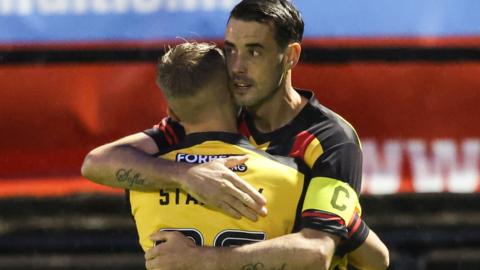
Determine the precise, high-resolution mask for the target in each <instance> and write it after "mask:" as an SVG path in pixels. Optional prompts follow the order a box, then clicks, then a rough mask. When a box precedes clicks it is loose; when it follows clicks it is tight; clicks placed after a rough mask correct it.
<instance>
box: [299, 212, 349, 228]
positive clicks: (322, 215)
mask: <svg viewBox="0 0 480 270" xmlns="http://www.w3.org/2000/svg"><path fill="white" fill-rule="evenodd" d="M305 217H318V218H321V219H326V220H328V221H336V222H338V223H340V224H341V225H345V222H344V221H343V219H342V218H341V217H339V216H335V215H331V214H326V213H320V212H313V211H308V212H303V213H302V218H305Z"/></svg>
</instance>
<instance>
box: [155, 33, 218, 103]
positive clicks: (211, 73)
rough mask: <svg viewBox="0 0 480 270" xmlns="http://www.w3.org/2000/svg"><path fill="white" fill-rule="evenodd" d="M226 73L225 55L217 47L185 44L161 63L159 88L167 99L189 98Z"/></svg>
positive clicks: (180, 45) (174, 50)
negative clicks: (219, 74)
mask: <svg viewBox="0 0 480 270" xmlns="http://www.w3.org/2000/svg"><path fill="white" fill-rule="evenodd" d="M219 71H221V72H225V60H224V57H223V53H222V51H221V50H220V49H218V48H217V46H216V45H215V44H211V43H196V42H186V43H182V44H179V45H177V46H175V47H173V48H170V49H169V50H168V51H167V52H166V53H165V55H163V57H161V58H160V59H159V62H158V66H157V84H158V86H159V87H160V88H161V89H162V92H163V93H164V94H165V96H166V97H167V98H172V97H173V98H176V97H187V96H192V95H195V94H196V93H197V91H198V90H199V89H201V88H202V87H204V86H205V85H207V84H208V83H210V82H212V80H214V79H215V78H216V75H217V74H218V73H217V72H219Z"/></svg>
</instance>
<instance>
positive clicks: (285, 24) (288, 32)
mask: <svg viewBox="0 0 480 270" xmlns="http://www.w3.org/2000/svg"><path fill="white" fill-rule="evenodd" d="M231 18H235V19H239V20H243V21H255V22H261V23H272V25H273V27H274V28H275V39H276V41H277V43H278V45H279V46H280V47H285V46H287V45H288V44H289V43H291V42H301V41H302V38H303V28H304V23H303V20H302V16H301V15H300V12H299V11H298V10H297V9H296V8H295V6H294V5H293V4H292V3H290V2H289V1H287V0H243V1H241V2H240V3H238V4H237V5H236V6H235V7H234V8H233V10H232V11H231V12H230V17H229V20H230V19H231Z"/></svg>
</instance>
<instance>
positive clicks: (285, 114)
mask: <svg viewBox="0 0 480 270" xmlns="http://www.w3.org/2000/svg"><path fill="white" fill-rule="evenodd" d="M307 102H308V100H307V99H306V98H304V97H302V96H301V95H300V94H299V93H298V92H297V91H295V89H293V86H292V82H291V74H290V72H289V74H288V75H287V78H286V80H285V85H284V86H282V88H281V89H279V90H278V91H276V93H275V94H274V95H273V96H272V97H271V98H269V99H268V100H266V101H265V102H263V103H262V104H261V105H260V106H258V107H257V108H253V107H249V108H247V110H248V111H249V113H251V114H252V115H253V118H254V122H255V127H256V128H257V129H258V130H259V131H260V132H264V133H266V132H272V131H274V130H277V129H279V128H281V127H283V126H285V125H286V124H288V123H289V122H290V121H292V119H293V118H294V117H295V116H297V115H298V113H300V111H301V110H302V109H303V107H304V106H305V104H307Z"/></svg>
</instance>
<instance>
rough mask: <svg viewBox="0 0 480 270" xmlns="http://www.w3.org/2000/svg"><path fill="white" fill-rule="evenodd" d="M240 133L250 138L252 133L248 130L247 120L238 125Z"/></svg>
mask: <svg viewBox="0 0 480 270" xmlns="http://www.w3.org/2000/svg"><path fill="white" fill-rule="evenodd" d="M238 131H239V132H240V134H242V135H243V136H245V137H247V138H250V131H249V130H248V126H247V122H246V121H245V119H242V120H241V121H240V123H239V124H238Z"/></svg>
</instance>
